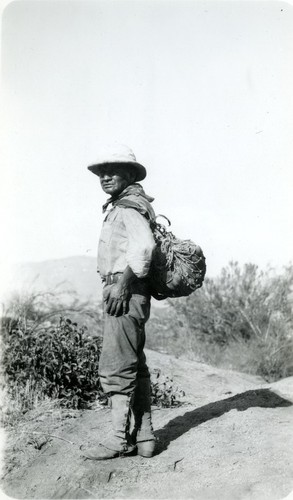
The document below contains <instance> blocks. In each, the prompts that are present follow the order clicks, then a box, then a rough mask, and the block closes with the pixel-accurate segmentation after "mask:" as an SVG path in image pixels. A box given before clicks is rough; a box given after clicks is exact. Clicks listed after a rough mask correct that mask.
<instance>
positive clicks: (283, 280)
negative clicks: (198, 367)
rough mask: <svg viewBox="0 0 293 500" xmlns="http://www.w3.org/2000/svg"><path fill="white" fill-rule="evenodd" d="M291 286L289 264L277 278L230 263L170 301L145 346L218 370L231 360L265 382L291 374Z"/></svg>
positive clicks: (292, 276) (252, 267)
mask: <svg viewBox="0 0 293 500" xmlns="http://www.w3.org/2000/svg"><path fill="white" fill-rule="evenodd" d="M292 287H293V266H290V267H287V268H285V269H284V272H283V273H282V274H277V273H276V272H274V271H273V270H272V269H267V270H265V271H261V270H259V269H258V267H257V266H256V265H253V264H245V265H244V266H243V269H241V268H240V266H239V265H238V263H236V262H231V263H230V264H229V265H228V266H227V267H225V268H224V269H223V270H222V272H221V274H220V276H219V277H217V278H206V280H205V283H204V285H203V288H202V289H200V290H198V291H196V292H195V293H194V294H192V295H190V296H189V297H186V298H185V297H184V298H180V299H171V300H169V307H168V308H166V309H165V310H163V311H162V312H161V313H160V317H157V318H154V320H153V325H154V326H155V328H156V333H154V334H153V335H152V336H151V341H149V345H150V344H151V347H152V348H155V345H159V346H160V347H161V346H162V345H164V346H165V348H166V346H168V345H169V346H171V348H170V347H169V352H173V353H174V350H175V352H176V354H188V353H193V354H194V355H195V357H197V359H199V360H200V361H205V362H208V363H211V364H214V365H216V366H223V364H222V362H221V360H223V359H225V360H226V361H227V360H228V359H229V358H230V361H229V365H228V366H224V367H228V368H233V369H238V370H242V371H246V372H249V373H256V374H259V375H261V376H263V377H264V378H265V379H266V380H268V381H272V380H278V379H279V378H283V377H286V376H289V375H292V374H293V361H292V360H293V315H292ZM232 353H233V357H234V359H232ZM235 353H236V356H235Z"/></svg>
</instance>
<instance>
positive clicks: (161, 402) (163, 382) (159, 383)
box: [151, 369, 185, 408]
mask: <svg viewBox="0 0 293 500" xmlns="http://www.w3.org/2000/svg"><path fill="white" fill-rule="evenodd" d="M151 388H152V404H154V405H156V406H162V407H164V408H170V407H173V406H181V405H182V404H183V402H182V398H183V397H184V396H185V392H184V391H182V390H180V389H179V388H178V387H176V386H175V385H174V382H173V379H171V378H169V377H167V376H164V377H162V374H161V370H159V369H155V370H154V374H153V377H152V379H151Z"/></svg>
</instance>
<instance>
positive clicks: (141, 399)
mask: <svg viewBox="0 0 293 500" xmlns="http://www.w3.org/2000/svg"><path fill="white" fill-rule="evenodd" d="M132 412H133V416H134V429H133V431H132V434H131V440H132V442H133V443H136V446H137V454H138V455H141V456H142V457H146V458H150V457H152V456H153V454H154V451H155V443H156V438H155V435H154V431H153V426H152V416H151V383H150V379H149V378H141V379H138V382H137V387H136V390H135V396H134V402H133V408H132Z"/></svg>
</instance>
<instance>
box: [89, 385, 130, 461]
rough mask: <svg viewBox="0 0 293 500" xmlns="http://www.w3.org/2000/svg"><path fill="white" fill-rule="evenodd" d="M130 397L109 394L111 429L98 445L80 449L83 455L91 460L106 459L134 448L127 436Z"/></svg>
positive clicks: (126, 452) (124, 453) (127, 452)
mask: <svg viewBox="0 0 293 500" xmlns="http://www.w3.org/2000/svg"><path fill="white" fill-rule="evenodd" d="M130 399H131V398H130V396H127V395H125V394H112V395H111V419H112V431H111V433H110V435H109V436H108V437H106V438H105V439H104V440H103V441H102V442H101V443H99V444H98V446H94V447H92V448H88V449H86V450H82V451H83V456H85V457H86V458H89V459H91V460H106V459H108V458H115V457H119V456H122V455H127V454H129V453H132V452H133V451H134V450H135V445H134V444H131V443H130V437H129V421H130Z"/></svg>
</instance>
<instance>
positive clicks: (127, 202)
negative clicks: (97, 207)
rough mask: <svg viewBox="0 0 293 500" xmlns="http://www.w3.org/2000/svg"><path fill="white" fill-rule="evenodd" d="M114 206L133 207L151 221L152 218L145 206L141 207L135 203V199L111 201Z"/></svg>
mask: <svg viewBox="0 0 293 500" xmlns="http://www.w3.org/2000/svg"><path fill="white" fill-rule="evenodd" d="M113 206H114V207H123V208H134V209H135V210H137V211H138V212H139V213H140V214H141V215H143V216H144V217H145V218H146V219H147V220H148V221H152V218H151V216H150V214H149V212H148V210H147V209H146V208H143V207H142V206H141V205H139V203H135V201H131V200H126V199H122V200H117V201H115V202H114V203H113Z"/></svg>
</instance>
